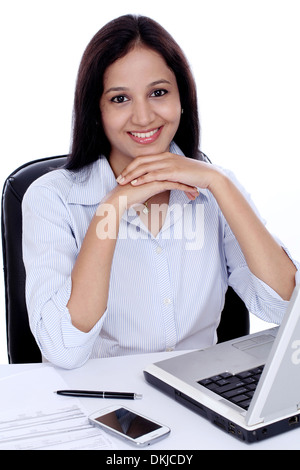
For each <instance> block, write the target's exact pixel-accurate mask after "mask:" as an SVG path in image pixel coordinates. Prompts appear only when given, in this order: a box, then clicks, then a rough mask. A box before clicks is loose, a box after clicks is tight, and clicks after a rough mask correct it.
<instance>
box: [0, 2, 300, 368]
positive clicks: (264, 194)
mask: <svg viewBox="0 0 300 470" xmlns="http://www.w3.org/2000/svg"><path fill="white" fill-rule="evenodd" d="M126 13H140V14H143V15H147V16H150V17H152V18H154V19H155V20H157V21H158V22H160V23H161V24H162V25H163V26H164V27H165V28H166V29H167V30H168V31H169V32H170V33H171V34H172V35H173V36H174V38H175V39H176V40H177V42H178V43H179V44H180V45H181V47H182V49H183V50H184V52H185V54H186V55H187V57H188V60H189V62H190V64H191V67H192V70H193V73H194V76H195V79H196V83H197V88H198V98H199V109H200V118H201V128H202V138H201V149H202V150H203V151H204V152H205V153H206V154H207V155H209V157H210V158H211V160H212V161H213V162H214V163H217V164H220V165H222V166H224V167H227V168H230V169H231V170H233V171H234V172H235V174H236V176H237V177H238V179H239V180H240V181H241V183H242V184H243V185H244V186H245V187H246V188H247V190H248V191H249V192H250V193H251V194H252V197H253V199H254V201H255V203H256V205H257V206H258V208H259V210H260V212H261V214H262V215H263V217H264V218H265V219H266V220H267V222H268V227H269V229H270V230H271V231H272V232H274V233H276V235H278V236H279V237H280V238H281V239H282V240H283V242H284V243H285V244H286V245H287V246H288V248H289V250H290V251H291V253H292V254H293V256H294V257H295V258H296V259H298V260H300V243H299V235H300V223H299V217H298V213H299V208H298V207H299V202H300V195H299V186H298V181H299V174H298V171H299V166H300V165H299V163H298V161H299V157H300V143H299V128H300V91H299V83H300V65H299V50H300V27H299V25H300V4H299V0H180V1H178V0H164V1H162V0H151V1H149V2H142V1H141V0H138V1H135V0H126V1H121V0H114V1H113V2H110V1H102V0H51V1H50V0H26V1H24V0H0V41H1V42H0V47H1V74H0V85H1V86H0V94H1V95H0V119H1V127H0V129H1V139H0V146H1V152H0V177H1V184H3V183H4V180H5V178H6V176H7V175H8V174H9V173H10V172H12V171H13V170H14V169H15V168H16V167H18V166H19V165H21V164H23V163H25V162H27V161H29V160H33V159H36V158H40V157H47V156H52V155H61V154H65V153H68V151H69V140H70V134H71V117H72V106H73V93H74V86H75V80H76V74H77V70H78V66H79V62H80V59H81V56H82V54H83V51H84V49H85V47H86V45H87V43H88V42H89V41H90V39H91V38H92V36H93V35H94V34H95V33H96V32H97V31H98V30H99V29H100V28H101V27H102V26H103V25H104V24H105V23H107V22H108V21H109V20H111V19H113V18H115V17H116V16H120V15H122V14H126ZM251 325H252V330H256V329H262V328H265V327H267V326H268V325H266V324H264V323H261V322H257V321H256V320H255V321H254V320H252V324H251ZM5 362H7V358H6V345H5V307H4V293H3V281H2V282H1V283H0V363H5Z"/></svg>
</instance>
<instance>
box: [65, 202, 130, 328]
mask: <svg viewBox="0 0 300 470" xmlns="http://www.w3.org/2000/svg"><path fill="white" fill-rule="evenodd" d="M124 210H125V207H122V206H121V205H120V203H119V200H118V199H112V200H109V201H106V202H105V203H103V204H100V206H99V207H98V210H97V212H96V214H95V215H94V217H93V219H92V221H91V223H90V226H89V228H88V231H87V233H86V236H85V238H84V241H83V243H82V246H81V250H80V253H79V255H78V257H77V260H76V263H75V265H74V268H73V271H72V291H71V296H70V299H69V302H68V305H67V306H68V309H69V312H70V316H71V319H72V324H73V325H74V326H75V327H76V328H78V329H79V330H81V331H84V332H88V331H90V330H91V329H92V328H93V326H94V325H95V324H96V323H97V322H98V321H99V319H100V318H101V317H102V315H103V314H104V312H105V310H106V307H107V299H108V292H109V280H110V272H111V266H112V260H113V255H114V251H115V246H116V240H117V235H118V231H119V224H120V220H121V217H122V214H123V212H124Z"/></svg>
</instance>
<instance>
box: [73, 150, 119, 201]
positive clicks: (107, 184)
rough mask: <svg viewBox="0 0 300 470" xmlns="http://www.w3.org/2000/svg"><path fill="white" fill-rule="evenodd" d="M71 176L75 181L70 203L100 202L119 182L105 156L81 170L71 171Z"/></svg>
mask: <svg viewBox="0 0 300 470" xmlns="http://www.w3.org/2000/svg"><path fill="white" fill-rule="evenodd" d="M69 178H71V179H72V182H73V185H72V187H71V190H70V192H69V196H68V203H70V204H82V205H95V204H99V203H100V201H101V200H102V199H103V198H104V197H105V196H106V194H107V193H109V192H110V191H112V190H113V189H114V188H115V187H116V186H117V184H118V183H117V182H116V178H115V175H114V173H113V171H112V169H111V167H110V164H109V163H108V161H107V159H106V157H104V156H101V157H100V158H99V159H98V160H97V161H96V162H94V163H92V164H91V165H88V166H87V167H86V168H83V169H81V170H80V171H77V172H71V173H70V174H69Z"/></svg>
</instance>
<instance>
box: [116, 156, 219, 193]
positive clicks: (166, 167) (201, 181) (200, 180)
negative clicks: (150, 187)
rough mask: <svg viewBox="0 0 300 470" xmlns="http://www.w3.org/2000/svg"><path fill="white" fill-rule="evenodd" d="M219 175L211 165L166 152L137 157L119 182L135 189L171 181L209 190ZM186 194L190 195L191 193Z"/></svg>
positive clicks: (125, 170) (125, 169) (118, 179)
mask: <svg viewBox="0 0 300 470" xmlns="http://www.w3.org/2000/svg"><path fill="white" fill-rule="evenodd" d="M218 173H219V171H218V170H216V168H215V167H214V166H213V165H211V164H208V163H205V162H201V161H198V160H194V159H191V158H187V157H183V156H181V155H174V154H172V153H169V152H165V153H162V154H158V155H148V156H142V157H136V158H135V159H134V160H133V161H132V162H131V163H130V164H129V165H128V166H127V167H126V168H124V170H123V171H122V173H121V175H120V176H119V177H118V178H117V181H118V183H119V184H120V185H126V184H128V183H131V185H133V186H135V187H137V186H140V185H144V184H146V183H150V182H155V181H156V182H158V181H170V182H179V183H182V184H185V185H188V186H190V187H192V188H194V187H200V188H202V189H206V188H208V189H209V188H210V186H211V185H212V183H213V181H214V179H215V175H216V174H218ZM184 191H185V190H184ZM185 192H186V193H187V195H189V191H185Z"/></svg>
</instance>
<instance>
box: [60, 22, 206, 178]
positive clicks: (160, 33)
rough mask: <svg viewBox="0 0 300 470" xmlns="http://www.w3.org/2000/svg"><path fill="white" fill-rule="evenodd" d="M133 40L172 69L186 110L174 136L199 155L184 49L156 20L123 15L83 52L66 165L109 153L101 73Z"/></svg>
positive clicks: (193, 89)
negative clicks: (104, 123)
mask: <svg viewBox="0 0 300 470" xmlns="http://www.w3.org/2000/svg"><path fill="white" fill-rule="evenodd" d="M137 43H139V44H144V45H146V46H147V47H149V48H151V49H153V50H154V51H156V52H158V53H159V54H160V55H161V56H162V57H163V58H164V59H165V62H166V64H167V65H168V67H169V68H170V69H171V70H172V71H173V73H174V75H175V77H176V79H177V85H178V89H179V95H180V100H181V106H182V108H183V110H184V112H183V114H182V117H181V121H180V125H179V128H178V130H177V133H176V135H175V137H174V140H175V142H176V143H177V145H178V146H179V147H180V148H181V150H182V151H183V152H184V154H185V155H186V156H187V157H190V158H201V153H199V151H198V147H199V140H200V125H199V119H198V106H197V95H196V86H195V82H194V79H193V76H192V73H191V70H190V67H189V64H188V62H187V60H186V58H185V56H184V54H183V52H182V51H181V49H180V47H179V46H178V44H177V43H176V42H175V41H174V39H173V38H172V36H170V34H169V33H168V32H167V31H166V30H165V29H164V28H163V27H162V26H160V25H159V24H158V23H157V22H155V21H154V20H152V19H150V18H147V17H144V16H134V15H125V16H121V17H119V18H117V19H115V20H113V21H111V22H109V23H108V24H107V25H105V26H104V27H103V28H102V29H100V31H98V33H96V35H95V36H94V37H93V38H92V40H91V41H90V43H89V44H88V46H87V48H86V50H85V52H84V54H83V57H82V60H81V63H80V67H79V71H78V76H77V83H76V90H75V99H74V110H73V137H72V145H71V154H70V156H69V159H68V162H67V165H66V168H68V169H69V170H76V169H80V168H83V167H84V166H86V165H89V164H90V163H92V162H94V161H96V160H97V159H98V158H99V156H100V155H105V156H106V157H107V158H109V153H110V144H109V142H108V139H107V138H106V135H105V133H104V130H103V126H102V122H101V113H100V109H99V102H100V98H101V96H102V93H103V75H104V72H105V70H106V69H107V67H109V66H110V65H111V64H112V63H113V62H115V61H116V60H117V59H120V58H121V57H124V56H125V55H126V54H127V52H129V51H130V50H131V49H132V47H133V46H134V45H135V44H137ZM199 155H200V157H199Z"/></svg>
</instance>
